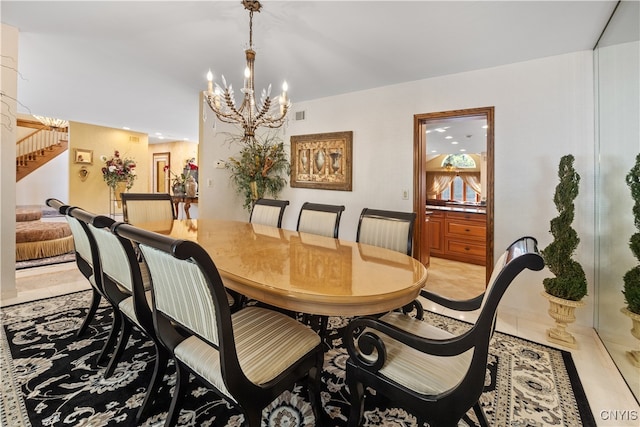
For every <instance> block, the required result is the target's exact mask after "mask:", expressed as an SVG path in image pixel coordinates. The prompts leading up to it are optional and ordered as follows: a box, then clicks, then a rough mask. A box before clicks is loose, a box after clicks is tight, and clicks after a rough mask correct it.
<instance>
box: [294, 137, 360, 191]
mask: <svg viewBox="0 0 640 427" xmlns="http://www.w3.org/2000/svg"><path fill="white" fill-rule="evenodd" d="M352 151H353V131H346V132H331V133H316V134H311V135H293V136H291V187H298V188H318V189H323V190H339V191H351V189H352Z"/></svg>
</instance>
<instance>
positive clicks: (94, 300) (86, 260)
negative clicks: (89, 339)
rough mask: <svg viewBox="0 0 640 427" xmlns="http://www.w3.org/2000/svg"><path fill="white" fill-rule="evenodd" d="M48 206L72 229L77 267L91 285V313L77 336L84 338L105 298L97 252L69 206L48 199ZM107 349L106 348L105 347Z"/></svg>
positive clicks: (88, 312)
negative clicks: (95, 268)
mask: <svg viewBox="0 0 640 427" xmlns="http://www.w3.org/2000/svg"><path fill="white" fill-rule="evenodd" d="M46 203H47V206H50V207H52V208H54V209H57V210H58V212H59V213H61V214H63V215H64V216H65V218H66V220H67V223H68V224H69V228H70V229H71V235H72V236H73V243H74V246H75V253H76V265H77V266H78V270H80V272H81V273H82V275H83V276H84V277H86V278H87V280H88V281H89V284H90V285H91V292H92V295H91V303H90V306H89V311H87V315H86V316H85V318H84V320H83V322H82V325H80V328H79V329H78V332H77V333H76V335H77V336H78V337H80V336H82V335H83V334H84V333H85V332H86V330H87V328H88V327H89V324H90V323H91V320H93V317H94V315H95V313H96V311H97V310H98V306H99V305H100V300H101V299H102V297H103V293H102V282H101V281H100V280H99V278H96V277H95V276H94V256H96V257H97V250H96V248H95V247H94V246H95V245H92V242H90V241H89V237H88V236H87V232H86V231H85V229H84V228H83V226H82V224H81V223H80V221H78V220H77V219H76V218H74V217H73V216H70V215H69V213H68V211H69V210H70V209H72V208H71V207H70V206H69V205H65V204H64V203H62V202H61V201H60V200H58V199H54V198H51V199H47V201H46ZM97 269H98V271H99V270H100V265H99V263H98V265H97ZM105 348H106V347H105ZM105 356H106V353H105V352H104V351H103V352H102V353H101V354H100V356H98V361H101V360H102V359H103V358H104V357H105Z"/></svg>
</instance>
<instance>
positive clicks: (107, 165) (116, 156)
mask: <svg viewBox="0 0 640 427" xmlns="http://www.w3.org/2000/svg"><path fill="white" fill-rule="evenodd" d="M100 160H101V161H102V162H103V163H104V166H103V167H102V178H103V179H104V180H105V182H106V183H107V185H108V186H109V187H111V188H113V189H115V188H116V187H117V185H118V183H124V184H125V186H126V187H127V190H129V189H130V188H131V187H133V182H134V181H135V179H136V178H137V175H136V162H135V161H134V160H133V159H127V158H125V157H120V152H119V151H118V150H115V151H114V152H113V156H111V157H107V156H105V155H102V156H100Z"/></svg>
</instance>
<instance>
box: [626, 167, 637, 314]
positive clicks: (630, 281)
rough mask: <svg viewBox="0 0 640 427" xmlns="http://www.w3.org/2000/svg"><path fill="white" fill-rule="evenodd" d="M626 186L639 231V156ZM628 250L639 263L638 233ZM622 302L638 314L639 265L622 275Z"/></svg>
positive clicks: (633, 237)
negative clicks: (629, 190)
mask: <svg viewBox="0 0 640 427" xmlns="http://www.w3.org/2000/svg"><path fill="white" fill-rule="evenodd" d="M626 181H627V185H628V186H629V189H631V198H632V199H633V201H634V205H633V218H634V219H633V223H634V225H635V227H636V230H638V231H640V154H638V155H637V156H636V164H635V165H634V166H633V168H631V170H630V171H629V173H628V174H627V179H626ZM629 248H630V249H631V252H632V253H633V256H635V257H636V259H637V260H638V261H639V262H640V232H636V233H634V234H633V235H632V236H631V238H630V239H629ZM623 280H624V290H623V291H622V293H623V294H624V300H625V302H626V303H627V309H628V310H629V311H631V312H632V313H636V314H640V265H636V266H635V267H633V268H632V269H631V270H629V271H627V272H626V274H625V275H624V278H623Z"/></svg>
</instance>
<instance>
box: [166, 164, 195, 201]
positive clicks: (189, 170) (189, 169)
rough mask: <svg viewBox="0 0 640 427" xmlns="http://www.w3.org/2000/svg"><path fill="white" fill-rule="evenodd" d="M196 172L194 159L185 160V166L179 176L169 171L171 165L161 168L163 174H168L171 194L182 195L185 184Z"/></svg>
mask: <svg viewBox="0 0 640 427" xmlns="http://www.w3.org/2000/svg"><path fill="white" fill-rule="evenodd" d="M197 170H198V165H197V164H196V159H195V158H191V159H189V160H187V162H186V165H185V167H184V169H183V171H182V173H181V174H179V175H178V174H177V173H175V172H173V171H172V170H171V165H166V166H165V167H164V168H163V171H164V172H165V173H168V174H169V177H170V179H171V188H172V189H173V194H175V195H182V194H184V193H185V191H186V187H187V182H189V181H190V179H191V178H193V175H194V173H195V171H197Z"/></svg>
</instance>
